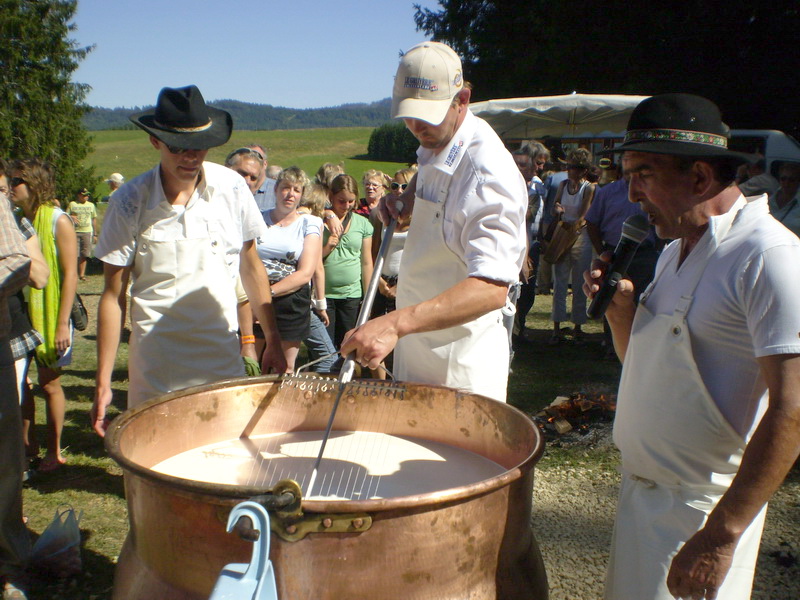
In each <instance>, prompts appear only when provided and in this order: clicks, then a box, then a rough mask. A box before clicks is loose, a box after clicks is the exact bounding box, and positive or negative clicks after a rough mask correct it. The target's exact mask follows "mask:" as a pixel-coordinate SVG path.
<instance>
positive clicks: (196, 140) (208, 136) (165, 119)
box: [130, 85, 233, 150]
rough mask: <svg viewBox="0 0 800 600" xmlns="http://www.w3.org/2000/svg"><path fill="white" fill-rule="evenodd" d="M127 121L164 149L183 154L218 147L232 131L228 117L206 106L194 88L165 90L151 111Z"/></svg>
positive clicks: (222, 112) (192, 86)
mask: <svg viewBox="0 0 800 600" xmlns="http://www.w3.org/2000/svg"><path fill="white" fill-rule="evenodd" d="M130 120H131V121H132V122H133V123H134V125H136V126H137V127H141V128H142V129H144V130H145V131H146V132H147V133H149V134H150V135H152V136H154V137H155V138H156V139H158V140H160V141H162V142H164V143H165V144H167V145H168V146H173V147H175V148H181V149H184V150H207V149H208V148H214V147H216V146H221V145H223V144H224V143H226V142H227V141H228V140H229V139H230V137H231V131H233V119H232V118H231V115H230V113H228V112H226V111H224V110H220V109H218V108H214V107H213V106H208V105H207V104H206V102H205V100H204V99H203V95H202V94H201V93H200V90H199V89H197V86H194V85H190V86H187V87H182V88H168V87H165V88H164V89H162V90H161V92H159V94H158V102H156V106H155V108H151V109H150V110H146V111H144V112H140V113H136V114H134V115H131V116H130Z"/></svg>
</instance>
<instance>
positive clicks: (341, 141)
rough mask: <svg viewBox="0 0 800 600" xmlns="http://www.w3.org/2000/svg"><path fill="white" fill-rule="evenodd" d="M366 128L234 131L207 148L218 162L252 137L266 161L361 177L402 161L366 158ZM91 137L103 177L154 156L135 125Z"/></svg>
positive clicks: (98, 191)
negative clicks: (332, 168) (335, 167)
mask: <svg viewBox="0 0 800 600" xmlns="http://www.w3.org/2000/svg"><path fill="white" fill-rule="evenodd" d="M370 133H372V128H371V127H340V128H331V129H287V130H278V131H234V132H233V135H232V136H231V139H230V140H229V141H228V143H227V144H225V145H224V146H220V147H219V148H213V149H211V150H210V151H209V153H208V158H207V160H210V161H212V162H217V163H220V164H221V163H223V162H224V161H225V157H226V156H227V155H228V154H229V153H230V152H231V151H232V150H235V149H236V148H240V147H241V146H244V145H246V144H250V143H256V144H261V145H262V146H264V147H265V148H266V149H267V154H268V160H269V162H270V164H276V165H280V166H282V167H291V166H298V167H300V168H301V169H303V170H304V171H305V172H306V173H307V174H308V175H309V176H310V177H313V176H314V174H315V173H316V172H317V169H318V168H319V167H320V165H322V164H324V163H326V162H332V163H342V164H344V167H345V171H346V172H347V173H349V174H351V175H353V176H354V177H355V178H356V179H358V180H359V183H360V180H361V175H362V174H363V173H364V172H365V171H367V170H369V169H378V170H380V171H383V172H384V173H388V174H389V175H393V174H394V172H395V171H397V170H398V169H402V168H403V167H405V166H406V165H405V164H403V163H392V162H380V161H372V160H368V159H366V158H365V156H366V153H367V144H368V143H369V136H370ZM92 138H93V145H94V150H93V151H92V153H91V154H90V155H89V157H88V159H87V164H89V165H91V166H93V167H94V168H95V174H96V175H98V176H100V177H102V178H103V179H106V178H107V177H108V176H109V175H110V174H111V173H114V172H118V173H122V174H123V175H124V176H125V179H126V181H127V180H130V179H132V178H133V177H135V176H136V175H139V174H140V173H143V172H145V171H147V170H148V169H151V168H152V167H153V166H154V165H155V164H156V162H157V161H158V154H157V153H156V151H155V149H154V148H153V147H152V146H151V145H150V141H149V138H148V136H147V134H145V132H144V131H141V130H139V129H136V130H109V131H95V132H92ZM94 191H95V194H94V197H96V198H97V197H100V198H102V197H103V196H105V195H107V194H108V188H107V187H106V185H105V184H104V183H100V184H98V186H97V187H96V188H95V190H94Z"/></svg>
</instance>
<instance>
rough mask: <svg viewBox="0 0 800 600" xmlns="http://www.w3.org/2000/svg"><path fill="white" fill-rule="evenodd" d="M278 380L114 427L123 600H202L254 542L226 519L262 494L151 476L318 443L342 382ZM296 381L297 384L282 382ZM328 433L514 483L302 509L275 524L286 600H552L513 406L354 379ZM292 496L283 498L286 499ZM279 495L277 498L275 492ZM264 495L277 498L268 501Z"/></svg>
mask: <svg viewBox="0 0 800 600" xmlns="http://www.w3.org/2000/svg"><path fill="white" fill-rule="evenodd" d="M319 381H323V380H317V383H311V382H309V383H306V382H301V380H294V379H291V380H280V379H277V378H275V377H261V378H257V379H240V380H233V381H227V382H220V383H216V384H212V385H206V386H201V387H196V388H191V389H188V390H183V391H181V392H176V393H172V394H169V395H166V396H164V397H161V398H158V399H155V400H152V401H150V402H147V403H145V404H143V405H141V406H139V407H137V408H135V409H132V410H130V411H127V412H125V413H124V414H123V415H122V416H121V417H120V418H118V419H117V420H115V421H114V423H113V424H112V425H111V428H110V429H109V432H108V435H107V436H106V447H107V449H108V451H109V453H110V454H111V456H112V457H113V458H114V460H116V461H117V462H118V463H119V464H120V465H121V467H122V468H123V471H124V478H125V492H126V496H127V502H128V511H129V520H130V531H129V533H128V537H127V539H126V541H125V544H124V547H123V549H122V552H121V555H120V558H119V563H118V566H117V571H116V575H115V583H114V598H116V599H119V600H139V599H141V600H145V599H147V600H151V599H155V598H163V599H167V598H169V599H170V600H201V599H203V600H205V599H207V598H208V596H209V595H210V593H211V589H212V588H213V586H214V582H215V581H216V578H217V577H218V575H219V573H220V570H221V569H222V568H223V567H224V566H225V565H226V564H227V563H233V562H244V563H246V562H248V560H249V558H250V553H251V550H252V545H251V544H249V543H248V542H245V541H243V540H242V539H241V538H240V537H239V536H237V535H235V534H229V533H227V532H226V521H227V517H228V514H229V512H230V510H231V509H232V508H233V506H235V505H236V504H237V503H238V502H240V501H242V500H245V499H249V498H251V497H253V496H257V495H263V494H265V492H267V490H264V489H261V488H257V487H248V486H239V485H222V484H211V483H204V482H200V481H194V480H188V479H182V478H178V477H172V476H169V475H165V474H162V473H158V472H156V471H154V470H152V468H151V467H153V465H156V464H158V463H160V462H161V461H163V460H165V459H167V458H169V457H171V456H175V455H177V454H178V453H181V452H184V451H187V450H192V449H195V448H198V447H200V446H203V445H206V444H210V443H214V442H217V441H224V440H230V439H233V438H238V437H240V436H241V435H243V432H244V433H245V434H246V435H252V436H257V435H263V434H267V433H274V432H275V429H274V428H275V427H277V425H276V424H280V425H281V429H280V431H287V432H289V431H292V432H293V431H315V430H324V429H325V425H326V423H327V420H328V417H329V415H330V411H331V408H332V406H333V402H334V399H335V396H336V388H337V386H336V382H335V381H330V383H319ZM287 382H288V383H287ZM353 383H354V385H353V386H352V387H349V388H348V389H347V390H346V392H345V394H344V397H343V398H342V401H341V403H340V406H339V409H338V412H337V416H336V421H335V424H334V430H335V431H348V430H356V429H358V427H359V424H362V425H363V423H365V422H370V421H369V420H368V419H367V420H366V421H365V415H366V416H369V415H370V413H372V414H377V411H388V412H389V413H391V414H392V416H393V418H392V419H376V420H373V421H374V422H380V423H382V425H381V427H383V428H384V429H383V430H381V431H379V433H387V434H392V435H399V436H410V437H413V438H417V439H422V440H431V441H434V442H440V443H444V444H448V445H451V446H455V447H457V448H463V449H466V450H470V451H472V452H475V453H477V454H479V455H480V456H483V457H485V458H488V459H490V460H492V461H494V462H496V463H498V464H499V465H500V466H501V467H502V468H503V469H505V471H503V472H501V474H500V475H498V476H496V477H492V478H489V479H484V480H482V481H479V482H478V483H475V484H472V485H467V486H462V487H457V488H452V489H442V490H439V491H436V492H434V493H425V494H419V495H415V496H404V497H392V498H386V499H366V500H314V499H305V498H301V497H298V498H297V501H296V503H295V505H294V506H290V507H288V508H287V507H284V508H282V509H280V510H279V511H276V513H275V514H274V515H273V512H272V510H270V514H271V516H272V519H271V521H272V523H271V525H272V534H271V536H272V537H271V552H270V558H271V560H272V563H273V566H274V568H275V573H276V578H277V585H278V596H279V598H280V599H281V600H299V599H311V600H324V599H330V600H345V599H347V600H351V599H381V600H388V599H393V598H397V599H400V598H402V599H403V600H412V599H419V600H439V599H441V600H466V599H476V600H477V599H487V600H488V599H495V598H498V599H502V600H516V599H520V600H521V599H523V598H524V599H525V600H532V599H542V600H544V599H546V598H547V578H546V575H545V571H544V565H543V562H542V559H541V555H540V553H539V548H538V546H537V544H536V541H535V539H534V537H533V531H532V529H531V501H532V490H533V475H534V471H533V467H534V465H535V464H536V462H537V461H538V460H539V458H540V456H541V454H542V452H543V449H544V444H543V441H542V438H541V435H540V434H539V431H538V429H537V428H536V426H535V425H534V424H533V423H532V422H531V420H530V419H528V418H527V417H526V416H525V415H524V414H522V413H521V412H519V411H518V410H516V409H515V408H513V407H511V406H508V405H507V404H502V403H500V402H496V401H494V400H490V399H488V398H485V397H483V396H477V395H474V394H468V393H464V392H459V391H457V390H453V389H449V388H445V387H437V386H430V385H419V384H412V383H383V382H367V383H363V382H353ZM284 491H285V490H284ZM275 493H276V494H277V492H275ZM267 496H269V494H267Z"/></svg>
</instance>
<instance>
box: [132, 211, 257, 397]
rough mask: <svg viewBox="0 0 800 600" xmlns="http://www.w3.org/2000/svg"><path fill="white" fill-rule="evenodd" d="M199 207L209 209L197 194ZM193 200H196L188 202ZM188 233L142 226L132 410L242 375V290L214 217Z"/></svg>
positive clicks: (136, 260) (137, 266) (134, 290)
mask: <svg viewBox="0 0 800 600" xmlns="http://www.w3.org/2000/svg"><path fill="white" fill-rule="evenodd" d="M193 200H194V201H195V202H197V203H198V205H196V206H191V207H187V210H197V209H201V210H202V209H203V208H206V207H205V206H203V205H199V203H200V202H203V203H205V201H204V200H202V199H199V198H194V199H193ZM190 202H192V200H190ZM205 223H206V225H205V227H199V228H198V229H199V230H198V231H191V230H189V231H187V232H186V235H187V239H179V240H169V241H163V240H159V239H158V237H160V236H159V235H158V232H154V231H153V228H152V226H151V227H148V228H146V229H145V230H144V231H141V232H140V234H139V239H138V242H137V246H136V256H135V258H134V263H133V269H132V272H133V285H132V286H131V298H132V301H131V327H132V332H131V341H130V353H129V359H128V373H129V378H130V385H129V388H128V408H132V407H134V406H136V405H137V404H140V403H141V402H144V401H145V400H149V399H151V398H153V397H156V396H159V395H161V394H164V393H167V392H171V391H175V390H180V389H183V388H187V387H190V386H193V385H200V384H204V383H210V382H213V381H218V380H220V379H225V378H230V377H240V376H243V375H244V366H243V363H242V360H241V358H240V357H239V342H238V338H237V336H236V330H237V327H238V319H237V316H236V293H235V289H234V286H235V284H234V281H233V279H232V278H231V275H230V272H229V269H228V266H227V264H226V262H225V251H224V245H223V243H222V240H221V232H220V231H219V230H218V228H217V227H215V225H214V221H213V219H207V220H206V222H205Z"/></svg>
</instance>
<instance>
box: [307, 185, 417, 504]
mask: <svg viewBox="0 0 800 600" xmlns="http://www.w3.org/2000/svg"><path fill="white" fill-rule="evenodd" d="M397 203H398V204H399V205H400V206H398V210H400V209H401V208H402V203H401V202H400V201H399V200H398V201H397ZM395 227H397V219H392V220H391V221H389V224H388V225H387V226H386V231H385V232H384V233H383V239H382V240H381V247H380V249H379V250H378V256H377V258H376V259H375V264H374V265H373V268H372V277H371V278H370V280H369V285H368V286H367V291H366V293H365V294H364V300H363V302H362V303H361V310H360V311H359V313H358V319H357V320H356V327H361V326H362V325H363V324H364V323H366V322H367V321H368V320H369V315H370V313H371V312H372V303H373V301H374V300H375V293H376V292H377V291H378V282H379V281H380V279H381V271H382V270H383V261H384V258H386V252H387V251H388V250H389V244H390V243H391V241H392V237H393V236H394V230H395ZM355 368H356V360H355V353H354V352H351V353H350V354H348V355H347V357H346V358H345V361H344V364H343V365H342V370H341V371H340V372H339V391H338V392H337V393H336V400H334V402H333V408H332V409H331V416H330V417H328V425H327V426H326V427H325V434H324V435H323V436H322V445H321V446H320V448H319V454H318V455H317V460H316V461H314V469H313V470H312V471H311V479H309V481H308V490H307V491H306V495H307V496H310V495H311V492H312V491H313V489H314V482H315V481H316V480H317V471H318V470H319V464H320V462H321V461H322V454H323V453H324V452H325V445H326V444H327V443H328V437H329V436H330V434H331V429H332V428H333V419H334V418H335V417H336V409H337V408H339V401H340V400H341V399H342V394H343V392H344V388H345V385H347V384H348V383H349V382H350V380H351V379H352V378H353V372H354V371H355Z"/></svg>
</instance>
